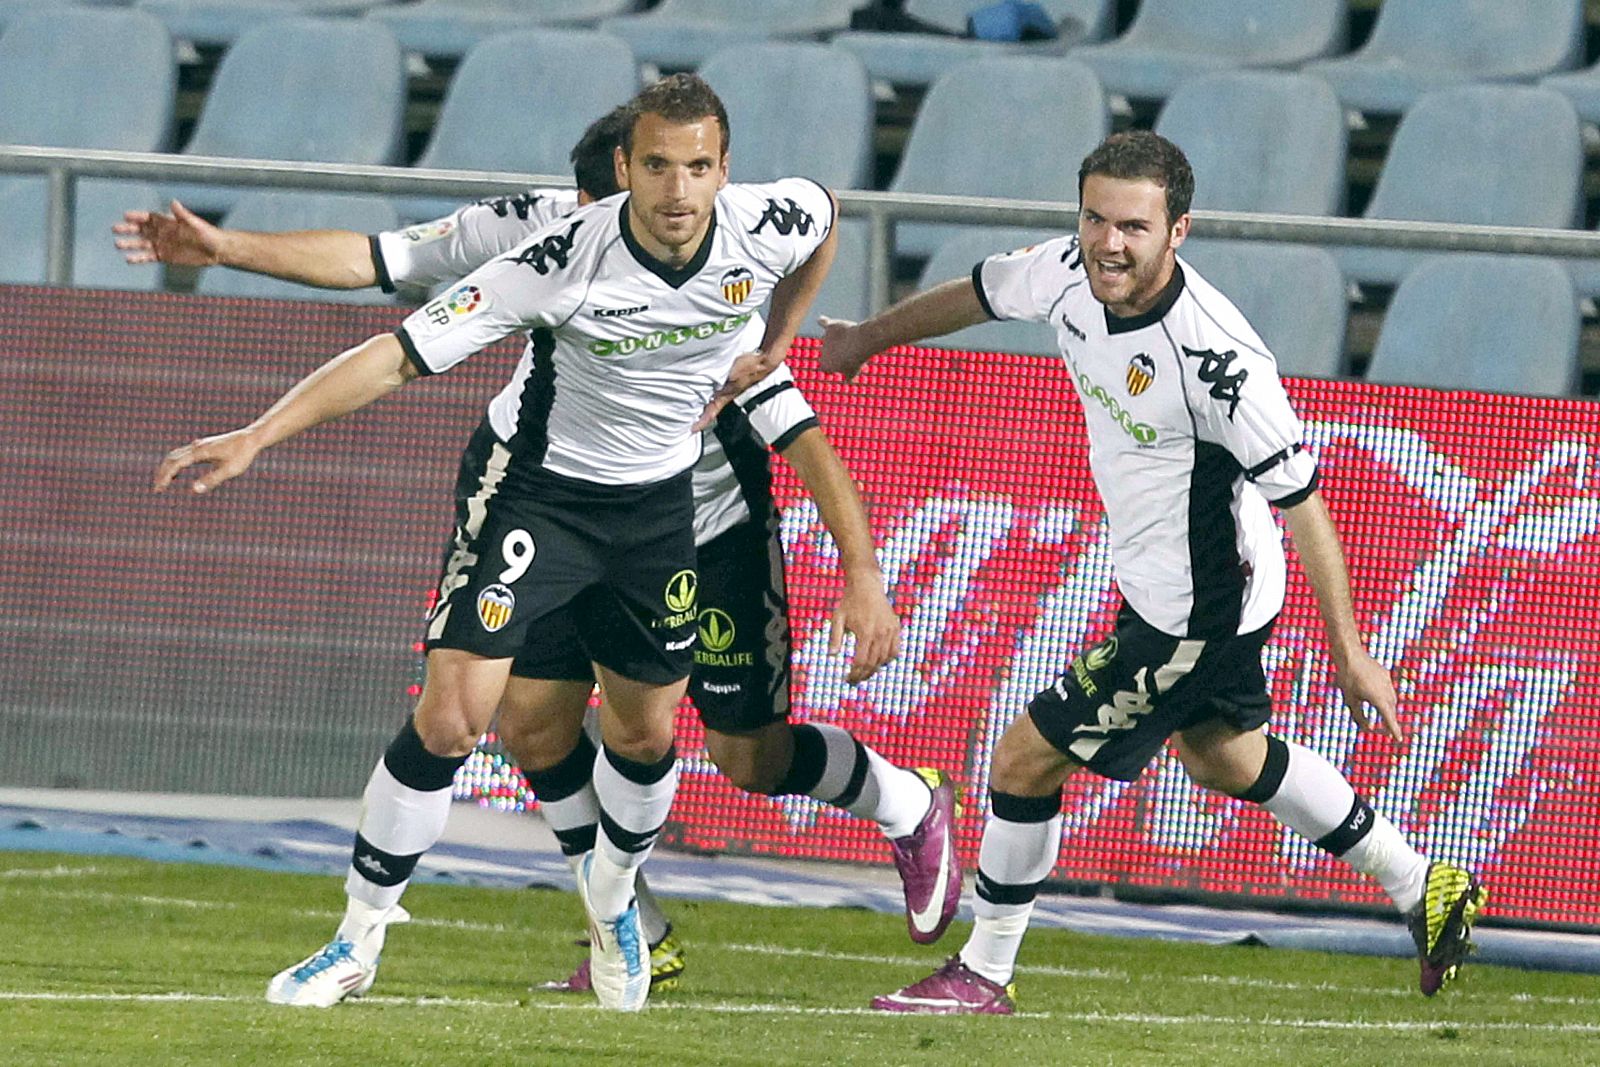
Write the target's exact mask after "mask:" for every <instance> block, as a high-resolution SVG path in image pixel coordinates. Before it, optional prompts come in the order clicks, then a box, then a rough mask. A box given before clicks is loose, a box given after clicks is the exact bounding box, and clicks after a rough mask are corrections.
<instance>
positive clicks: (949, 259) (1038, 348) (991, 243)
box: [917, 226, 1061, 356]
mask: <svg viewBox="0 0 1600 1067" xmlns="http://www.w3.org/2000/svg"><path fill="white" fill-rule="evenodd" d="M1059 236H1060V234H1059V233H1058V232H1055V231H1052V230H1028V229H1020V228H1017V227H1013V226H1004V227H1000V226H997V227H994V228H992V229H988V230H969V231H967V232H966V233H962V234H958V235H956V236H955V237H952V238H951V239H950V240H948V241H946V242H945V243H944V244H942V245H940V246H939V250H938V251H936V252H935V253H934V254H933V257H932V258H931V259H929V260H928V264H927V266H925V267H924V268H923V269H922V280H921V281H920V282H919V283H918V285H917V288H918V289H929V288H932V287H933V286H935V285H939V284H942V283H944V282H947V281H950V280H951V279H952V278H968V277H971V276H972V268H973V267H975V266H977V265H978V263H980V262H982V261H983V260H985V259H987V258H988V257H990V256H992V255H994V254H995V253H996V252H1010V251H1012V250H1013V249H1017V248H1026V247H1027V246H1028V245H1033V244H1040V243H1042V242H1044V241H1048V240H1050V239H1051V238H1053V237H1059ZM919 343H921V344H927V345H936V346H938V347H939V348H953V349H965V350H968V351H974V352H1013V353H1018V354H1021V355H1040V356H1056V355H1060V353H1061V349H1060V347H1059V346H1058V345H1057V344H1056V331H1055V329H1054V328H1053V327H1051V326H1050V325H1048V324H1046V323H1042V322H1015V321H1007V320H999V321H994V322H984V323H980V324H979V325H977V326H968V327H967V328H966V329H964V330H957V331H956V332H955V333H950V334H945V335H944V336H943V337H930V338H928V339H927V340H926V341H922V342H919Z"/></svg>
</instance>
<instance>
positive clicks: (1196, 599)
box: [822, 132, 1488, 1014]
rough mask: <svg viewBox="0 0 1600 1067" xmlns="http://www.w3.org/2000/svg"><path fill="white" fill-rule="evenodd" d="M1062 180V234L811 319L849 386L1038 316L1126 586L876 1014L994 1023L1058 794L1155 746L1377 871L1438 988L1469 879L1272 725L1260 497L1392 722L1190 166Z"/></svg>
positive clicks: (1274, 578)
mask: <svg viewBox="0 0 1600 1067" xmlns="http://www.w3.org/2000/svg"><path fill="white" fill-rule="evenodd" d="M1078 188H1079V200H1080V215H1079V227H1078V234H1077V236H1075V237H1074V236H1064V237H1059V238H1056V239H1054V240H1051V241H1047V242H1045V243H1044V244H1040V245H1036V246H1033V247H1031V248H1025V249H1022V250H1020V251H1017V252H1011V253H1006V254H1003V255H998V256H992V257H990V258H989V259H986V260H984V261H983V262H982V263H980V264H978V265H977V266H976V267H975V268H974V269H973V272H972V275H971V277H970V278H962V279H959V280H955V281H950V282H946V283H944V284H942V285H939V286H936V287H935V288H933V289H930V290H927V291H926V292H923V293H919V294H917V295H915V296H912V297H910V298H908V299H907V300H905V301H902V302H901V303H899V304H897V305H895V306H894V307H892V308H890V309H888V310H887V311H884V312H882V313H880V314H878V315H876V316H874V317H872V318H871V319H869V320H867V321H866V322H862V323H859V324H853V323H847V322H837V321H829V320H824V326H825V334H824V339H823V346H822V366H823V369H824V370H830V371H835V372H838V373H842V374H844V375H845V376H846V377H853V376H854V375H855V374H856V373H857V372H859V371H860V369H861V368H862V366H863V365H864V364H865V363H866V362H867V360H868V359H869V358H871V357H872V356H873V355H874V354H876V353H879V352H882V351H883V350H884V349H886V348H889V347H891V346H893V345H897V344H903V343H906V342H910V341H914V340H917V339H920V338H924V337H931V336H935V335H938V334H943V333H949V332H951V331H953V330H957V329H960V328H962V327H964V326H969V325H973V324H976V323H979V322H983V321H985V320H986V319H991V318H1000V319H1025V320H1030V321H1036V322H1049V323H1051V324H1052V325H1054V326H1055V328H1056V332H1057V338H1058V340H1059V343H1060V346H1061V353H1062V356H1063V358H1064V359H1065V360H1066V363H1067V368H1068V370H1069V372H1070V375H1071V378H1072V381H1073V384H1074V386H1075V387H1076V389H1077V392H1078V396H1079V399H1080V400H1081V402H1082V405H1083V413H1084V421H1085V424H1086V427H1087V430H1088V434H1089V444H1090V449H1089V463H1090V468H1091V472H1092V473H1093V476H1094V480H1095V485H1096V486H1097V488H1098V489H1099V491H1100V495H1101V497H1102V498H1103V499H1104V501H1105V508H1106V517H1107V521H1108V523H1109V525H1110V530H1111V551H1112V559H1113V563H1114V565H1115V567H1116V572H1117V584H1118V587H1119V589H1120V591H1121V594H1122V597H1123V603H1122V606H1121V610H1120V611H1119V613H1118V615H1117V621H1116V626H1115V629H1114V630H1113V632H1112V633H1111V634H1109V635H1107V636H1106V637H1105V639H1104V640H1103V641H1102V642H1101V643H1100V644H1098V645H1096V646H1095V647H1093V648H1091V649H1089V650H1087V651H1086V652H1084V653H1083V654H1082V655H1081V656H1079V657H1078V658H1077V659H1076V660H1074V661H1073V663H1072V664H1071V666H1070V668H1069V669H1068V670H1067V671H1066V672H1065V673H1063V674H1062V675H1061V677H1060V678H1059V679H1058V680H1057V681H1056V682H1055V684H1053V685H1052V686H1051V687H1050V688H1048V689H1046V690H1044V691H1043V692H1041V693H1039V694H1038V695H1037V696H1035V697H1034V698H1033V700H1032V701H1031V702H1030V703H1029V705H1028V708H1027V714H1026V715H1022V716H1019V717H1018V718H1017V719H1016V720H1015V721H1014V722H1013V723H1012V724H1011V726H1010V727H1009V728H1008V729H1007V731H1006V733H1005V734H1004V736H1003V737H1002V739H1001V741H1000V743H999V745H998V746H997V748H996V750H995V754H994V761H993V772H992V777H991V781H990V805H991V817H990V819H989V821H988V822H987V823H986V825H985V827H984V833H983V841H982V844H981V846H980V849H979V853H978V877H977V884H976V900H975V901H974V902H973V912H974V915H975V917H976V922H975V924H974V927H973V931H972V934H971V936H970V937H969V939H968V940H967V943H966V945H965V946H964V947H963V948H962V949H961V951H960V952H959V953H958V954H957V955H956V956H954V957H952V958H951V959H950V960H949V961H948V962H947V963H946V964H945V965H944V966H943V967H941V968H939V969H938V970H937V971H935V972H934V973H933V974H932V975H931V976H929V977H927V978H924V979H922V980H921V981H918V982H914V983H912V984H911V985H908V986H906V987H905V988H903V989H901V990H899V991H897V992H894V993H890V994H888V995H886V996H881V997H878V998H876V999H875V1000H874V1001H873V1006H874V1007H875V1008H878V1009H880V1010H883V1011H895V1012H926V1013H938V1014H950V1013H971V1014H1009V1013H1011V1011H1012V1010H1013V1001H1012V996H1013V987H1012V986H1011V985H1010V983H1011V980H1012V976H1013V971H1014V967H1015V960H1016V956H1017V951H1018V949H1019V947H1020V946H1021V942H1022V937H1023V934H1024V932H1025V931H1026V929H1027V925H1028V918H1029V915H1030V914H1031V912H1032V909H1033V901H1034V897H1035V895H1036V893H1037V892H1038V888H1039V885H1040V883H1041V882H1043V880H1044V879H1045V877H1046V876H1047V875H1048V874H1049V873H1050V869H1051V867H1052V866H1054V864H1055V859H1056V855H1057V853H1058V851H1059V850H1060V847H1061V790H1062V786H1063V785H1064V784H1065V783H1066V781H1067V779H1068V778H1069V777H1070V776H1071V775H1073V774H1075V773H1077V772H1078V771H1079V770H1080V769H1082V768H1085V767H1087V768H1088V769H1089V770H1091V771H1093V772H1094V773H1096V774H1100V775H1102V776H1105V777H1108V778H1113V779H1118V780H1121V781H1131V780H1133V779H1134V778H1136V777H1138V775H1139V774H1140V773H1141V772H1142V771H1143V770H1144V768H1145V767H1146V766H1147V765H1148V764H1149V763H1150V761H1151V759H1152V758H1153V757H1154V756H1155V755H1156V754H1158V753H1159V752H1160V751H1161V749H1162V747H1163V746H1164V745H1165V744H1166V743H1167V740H1168V738H1172V739H1173V740H1174V741H1175V742H1176V746H1177V752H1178V756H1179V758H1180V759H1181V760H1182V761H1183V764H1184V766H1185V768H1186V769H1187V770H1188V772H1189V775H1190V777H1191V778H1193V779H1194V781H1195V782H1196V783H1198V784H1200V785H1202V786H1205V787H1208V788H1211V789H1215V790H1217V791H1219V792H1222V793H1225V794H1227V795H1229V796H1233V797H1237V798H1239V799H1242V800H1248V801H1251V802H1252V803H1256V804H1260V805H1261V806H1263V807H1264V808H1266V809H1267V811H1269V812H1271V813H1272V814H1273V816H1275V817H1276V818H1277V819H1278V820H1280V821H1281V822H1283V823H1284V824H1285V825H1287V826H1289V827H1290V828H1291V829H1293V830H1294V831H1296V832H1297V833H1299V834H1301V835H1303V836H1304V837H1306V838H1307V839H1309V840H1311V841H1312V842H1314V843H1315V844H1316V845H1317V846H1319V847H1320V848H1323V849H1325V850H1327V851H1328V852H1330V853H1332V854H1333V855H1335V856H1337V857H1339V858H1340V859H1341V860H1343V861H1344V862H1346V863H1348V864H1349V865H1350V866H1352V867H1354V868H1355V869H1356V870H1359V871H1361V872H1363V873H1365V874H1368V875H1370V876H1372V877H1374V878H1376V879H1377V880H1378V882H1379V883H1380V884H1381V885H1382V886H1383V888H1384V890H1385V891H1386V892H1387V893H1388V894H1389V896H1390V897H1391V898H1392V899H1393V901H1394V903H1395V906H1396V907H1397V908H1398V909H1399V910H1400V911H1401V912H1402V913H1403V914H1405V915H1407V916H1408V919H1409V924H1410V928H1411V932H1412V935H1413V937H1414V939H1415V940H1416V943H1417V951H1418V955H1419V956H1420V958H1421V967H1422V973H1421V985H1422V991H1423V992H1424V993H1425V994H1428V995H1432V994H1433V993H1435V992H1437V991H1438V990H1439V988H1440V987H1441V986H1442V985H1443V984H1444V983H1445V982H1446V981H1448V980H1449V979H1450V978H1452V977H1453V976H1454V975H1455V972H1456V968H1457V967H1458V966H1459V964H1460V963H1461V962H1462V960H1463V959H1464V958H1465V957H1466V955H1467V953H1468V951H1469V950H1470V942H1469V935H1470V932H1471V927H1472V924H1473V921H1474V919H1475V918H1476V916H1477V913H1478V911H1479V909H1480V908H1481V907H1482V906H1483V904H1484V901H1485V900H1486V899H1487V896H1488V893H1487V891H1486V890H1485V889H1484V888H1483V887H1482V886H1481V885H1480V884H1479V883H1478V881H1477V879H1476V878H1475V877H1474V876H1473V875H1472V874H1470V873H1469V872H1467V871H1465V870H1462V869H1460V868H1459V867H1455V866H1452V865H1450V864H1448V863H1431V864H1430V863H1429V862H1428V861H1427V860H1426V859H1424V858H1423V857H1422V856H1420V855H1419V854H1418V853H1417V852H1416V850H1414V849H1413V848H1412V847H1411V846H1410V845H1409V844H1407V843H1406V841H1405V839H1404V838H1403V837H1402V836H1401V835H1400V832H1399V830H1398V829H1396V827H1395V826H1394V825H1393V824H1392V823H1391V822H1390V821H1389V820H1388V819H1386V818H1384V817H1383V816H1382V815H1380V814H1378V813H1377V812H1375V811H1373V809H1372V808H1371V807H1370V806H1369V805H1368V804H1367V802H1366V801H1365V800H1364V799H1362V797H1360V796H1359V795H1358V794H1356V793H1355V791H1354V790H1353V789H1352V788H1351V786H1350V784H1349V783H1348V782H1347V781H1346V780H1345V778H1344V776H1343V775H1342V774H1340V773H1339V771H1338V770H1337V769H1336V768H1335V767H1334V766H1333V765H1332V764H1330V763H1329V762H1328V761H1327V760H1326V759H1324V758H1323V757H1322V756H1321V755H1319V754H1318V753H1316V752H1314V751H1313V750H1311V749H1309V748H1306V747H1304V746H1302V745H1299V744H1296V743H1294V742H1293V741H1287V740H1284V739H1283V738H1280V737H1277V736H1275V735H1273V734H1270V733H1268V732H1267V731H1266V729H1265V726H1266V723H1267V720H1268V717H1269V713H1270V710H1271V707H1270V698H1269V696H1268V692H1267V686H1266V679H1265V675H1264V674H1263V671H1262V667H1261V649H1262V646H1263V645H1264V644H1265V642H1266V640H1267V637H1268V635H1269V634H1270V633H1271V630H1272V624H1273V621H1274V620H1275V619H1276V617H1277V615H1278V612H1279V611H1280V609H1281V608H1282V606H1283V598H1284V587H1285V581H1286V565H1285V560H1284V553H1283V545H1282V541H1281V538H1280V535H1279V533H1278V528H1277V526H1276V524H1275V523H1274V522H1273V520H1272V515H1271V512H1270V510H1269V508H1268V505H1269V503H1270V504H1271V505H1273V506H1275V507H1277V508H1279V509H1280V510H1281V511H1282V512H1283V514H1284V517H1285V518H1286V519H1287V522H1288V526H1289V531H1290V534H1291V535H1292V536H1293V538H1294V542H1295V545H1296V547H1297V548H1298V549H1299V552H1300V558H1301V560H1302V561H1303V563H1304V565H1305V569H1306V576H1307V578H1308V579H1309V580H1310V582H1311V586H1312V589H1313V590H1314V591H1315V593H1316V595H1317V599H1318V603H1319V605H1320V608H1321V613H1322V618H1323V622H1324V625H1325V626H1326V628H1327V637H1328V645H1329V650H1330V652H1331V653H1332V655H1333V659H1334V663H1335V665H1336V667H1337V671H1338V674H1337V684H1338V686H1339V689H1340V690H1341V692H1342V694H1343V696H1344V700H1345V704H1346V706H1347V707H1348V708H1349V710H1350V713H1351V714H1352V715H1353V716H1354V717H1355V719H1356V721H1357V722H1358V723H1359V724H1360V725H1361V726H1362V727H1364V728H1376V727H1377V726H1378V725H1379V723H1381V727H1382V729H1383V730H1385V731H1386V732H1387V733H1388V734H1389V735H1390V736H1391V737H1394V738H1396V739H1399V738H1401V736H1402V734H1401V730H1400V724H1399V721H1398V719H1397V718H1396V697H1395V690H1394V685H1393V684H1392V682H1391V680H1390V678H1389V675H1388V672H1387V671H1385V670H1384V669H1383V667H1382V666H1381V665H1380V664H1379V663H1378V662H1377V661H1376V660H1374V659H1373V658H1372V657H1371V656H1370V655H1368V654H1367V651H1366V649H1365V647H1364V646H1363V644H1362V640H1361V635H1360V633H1359V631H1358V630H1357V627H1356V622H1355V616H1354V612H1353V609H1352V606H1351V596H1350V585H1349V576H1348V573H1347V571H1346V569H1345V563H1344V558H1343V553H1342V551H1341V549H1340V546H1339V538H1338V534H1337V531H1336V530H1335V529H1334V526H1333V523H1332V520H1331V519H1330V517H1329V515H1328V510H1327V508H1326V506H1325V505H1324V503H1323V500H1322V497H1321V495H1320V493H1319V492H1318V490H1317V481H1318V473H1317V465H1316V461H1315V459H1314V458H1313V456H1312V455H1311V453H1310V452H1308V451H1306V450H1305V448H1304V446H1303V444H1302V436H1303V435H1302V428H1301V424H1300V420H1299V419H1298V417H1297V416H1296V415H1295V413H1294V411H1293V409H1292V408H1291V407H1290V405H1289V399H1288V397H1287V396H1286V395H1285V393H1284V390H1283V385H1282V383H1281V382H1280V380H1279V378H1278V371H1277V365H1276V363H1275V361H1274V360H1273V357H1272V355H1271V353H1270V352H1268V350H1267V348H1266V346H1265V345H1264V344H1263V343H1262V342H1261V339H1260V338H1259V337H1258V336H1257V335H1256V333H1255V331H1254V330H1252V329H1251V327H1250V325H1249V323H1248V322H1246V321H1245V319H1244V317H1243V316H1242V315H1240V314H1239V312H1238V310H1237V309H1235V308H1234V306H1233V305H1232V304H1231V303H1229V302H1228V300H1227V299H1226V298H1225V297H1223V295H1222V294H1221V293H1219V292H1217V290H1215V289H1214V288H1212V287H1211V285H1210V284H1208V283H1207V282H1206V281H1205V279H1203V278H1201V277H1200V275H1199V274H1198V273H1196V272H1195V271H1194V270H1193V268H1191V267H1189V266H1188V265H1187V264H1183V263H1181V262H1180V261H1179V260H1178V259H1177V256H1176V251H1177V248H1178V246H1179V245H1180V244H1182V243H1183V240H1184V238H1185V236H1186V235H1187V234H1188V232H1189V221H1190V220H1189V214H1188V212H1189V203H1190V199H1191V197H1192V195H1193V192H1194V176H1193V173H1192V172H1191V171H1190V168H1189V163H1188V160H1186V159H1185V158H1184V156H1183V153H1182V152H1181V151H1180V150H1179V149H1178V147H1177V146H1176V145H1174V144H1172V143H1171V142H1169V141H1167V140H1165V139H1164V138H1162V137H1159V136H1157V135H1156V134H1153V133H1148V132H1134V133H1124V134H1116V135H1114V136H1112V137H1110V138H1108V139H1107V140H1106V141H1105V142H1104V143H1102V144H1101V145H1100V146H1099V147H1098V148H1096V149H1095V150H1094V151H1093V152H1092V153H1090V155H1089V156H1088V157H1087V158H1086V159H1085V160H1084V162H1083V166H1082V168H1081V170H1080V171H1079V174H1078ZM1135 371H1137V373H1135ZM1369 707H1370V708H1373V709H1376V711H1377V721H1374V719H1373V718H1372V716H1371V715H1370V714H1369V712H1368V710H1367V709H1368V708H1369Z"/></svg>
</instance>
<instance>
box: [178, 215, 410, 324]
mask: <svg viewBox="0 0 1600 1067" xmlns="http://www.w3.org/2000/svg"><path fill="white" fill-rule="evenodd" d="M224 224H225V225H227V226H229V227H230V228H232V229H236V230H258V231H262V232H276V231H282V230H325V229H341V230H355V231H356V232H357V233H379V232H381V231H384V230H393V229H395V228H396V227H397V226H398V225H399V215H398V214H396V212H395V209H394V205H393V204H391V203H389V201H387V200H384V199H382V198H379V197H371V196H350V195H345V194H340V193H304V192H291V191H282V190H270V189H264V190H260V191H257V192H250V193H246V194H245V195H243V196H241V197H240V198H239V202H238V203H237V204H236V205H234V208H233V210H232V211H230V212H228V214H227V217H226V219H225V220H224ZM195 292H197V293H204V294H206V295H207V296H259V297H271V298H275V299H279V300H321V301H327V302H331V303H341V304H392V303H393V302H394V298H393V297H391V296H390V295H389V294H387V293H385V292H383V290H381V289H378V288H375V287H374V288H370V289H318V288H315V287H313V286H309V285H299V284H297V283H295V282H286V281H283V280H282V279H279V278H268V277H266V276H265V275H262V274H251V273H249V272H248V271H242V270H230V269H228V268H226V267H208V268H207V269H206V270H205V271H203V272H201V275H200V280H199V282H198V283H197V284H196V286H195Z"/></svg>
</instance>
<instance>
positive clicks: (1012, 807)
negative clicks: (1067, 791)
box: [989, 789, 1061, 822]
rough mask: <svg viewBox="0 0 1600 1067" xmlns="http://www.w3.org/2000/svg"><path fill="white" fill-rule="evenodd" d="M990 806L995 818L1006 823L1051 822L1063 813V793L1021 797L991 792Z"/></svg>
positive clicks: (1058, 791) (992, 790)
mask: <svg viewBox="0 0 1600 1067" xmlns="http://www.w3.org/2000/svg"><path fill="white" fill-rule="evenodd" d="M989 804H990V805H991V806H992V807H993V808H994V817H995V818H997V819H1004V820H1005V821H1006V822H1049V821H1050V820H1051V819H1053V818H1055V817H1056V816H1057V815H1058V814H1060V812H1061V792H1060V790H1057V791H1056V792H1054V793H1051V794H1050V795H1049V796H1042V797H1020V796H1017V795H1016V794H1015V793H1002V792H1000V791H999V790H997V789H991V790H989Z"/></svg>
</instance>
